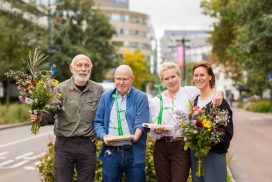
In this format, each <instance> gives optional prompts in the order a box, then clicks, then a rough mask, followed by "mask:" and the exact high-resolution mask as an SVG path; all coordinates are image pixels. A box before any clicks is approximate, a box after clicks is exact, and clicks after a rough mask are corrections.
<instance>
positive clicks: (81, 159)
mask: <svg viewBox="0 0 272 182" xmlns="http://www.w3.org/2000/svg"><path fill="white" fill-rule="evenodd" d="M54 157H55V160H54V161H55V162H54V169H55V182H71V181H72V177H73V173H74V168H76V171H77V176H78V178H77V181H78V182H93V181H94V176H95V167H96V147H95V144H94V143H93V142H92V141H91V139H90V138H87V137H86V138H80V137H71V138H66V137H56V142H55V155H54Z"/></svg>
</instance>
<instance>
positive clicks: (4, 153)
mask: <svg viewBox="0 0 272 182" xmlns="http://www.w3.org/2000/svg"><path fill="white" fill-rule="evenodd" d="M6 154H8V152H2V153H0V156H2V155H6Z"/></svg>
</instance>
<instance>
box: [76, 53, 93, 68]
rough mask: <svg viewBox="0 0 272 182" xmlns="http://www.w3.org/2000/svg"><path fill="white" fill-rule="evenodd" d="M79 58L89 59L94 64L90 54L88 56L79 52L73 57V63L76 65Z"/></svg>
mask: <svg viewBox="0 0 272 182" xmlns="http://www.w3.org/2000/svg"><path fill="white" fill-rule="evenodd" d="M79 59H85V60H87V61H89V62H90V63H91V65H93V63H92V61H91V59H90V58H89V57H88V56H86V55H85V54H78V55H76V56H75V57H74V58H73V59H72V62H71V65H72V66H74V65H75V64H76V62H77V61H78V60H79Z"/></svg>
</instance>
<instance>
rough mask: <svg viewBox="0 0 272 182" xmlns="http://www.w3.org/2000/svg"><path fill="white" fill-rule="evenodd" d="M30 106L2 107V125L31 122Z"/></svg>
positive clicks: (0, 117)
mask: <svg viewBox="0 0 272 182" xmlns="http://www.w3.org/2000/svg"><path fill="white" fill-rule="evenodd" d="M28 110H29V108H28V106H27V105H23V104H10V105H1V106H0V124H11V123H20V122H26V121H28V120H29V114H28Z"/></svg>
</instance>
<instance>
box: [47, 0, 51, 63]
mask: <svg viewBox="0 0 272 182" xmlns="http://www.w3.org/2000/svg"><path fill="white" fill-rule="evenodd" d="M47 21H48V50H47V54H48V60H49V62H50V59H51V31H52V30H51V1H50V0H48V10H47Z"/></svg>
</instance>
